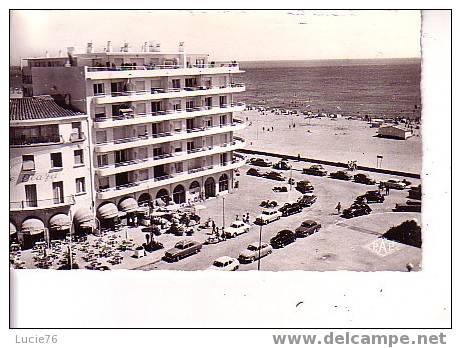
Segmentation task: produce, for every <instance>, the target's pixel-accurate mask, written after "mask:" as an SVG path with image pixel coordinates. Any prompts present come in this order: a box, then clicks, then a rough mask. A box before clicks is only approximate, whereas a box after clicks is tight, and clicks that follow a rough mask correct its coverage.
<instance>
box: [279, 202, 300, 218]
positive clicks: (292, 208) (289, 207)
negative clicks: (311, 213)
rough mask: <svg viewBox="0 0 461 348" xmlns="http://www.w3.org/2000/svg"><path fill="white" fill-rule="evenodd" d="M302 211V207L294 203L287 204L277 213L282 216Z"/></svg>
mask: <svg viewBox="0 0 461 348" xmlns="http://www.w3.org/2000/svg"><path fill="white" fill-rule="evenodd" d="M302 210H303V207H301V205H300V204H298V203H296V202H287V203H285V204H284V205H283V206H282V207H281V208H280V209H279V211H280V212H281V213H282V216H289V215H293V214H297V213H300V212H301V211H302Z"/></svg>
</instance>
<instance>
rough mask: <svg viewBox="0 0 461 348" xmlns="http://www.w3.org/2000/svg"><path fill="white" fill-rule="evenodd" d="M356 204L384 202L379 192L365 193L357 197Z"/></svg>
mask: <svg viewBox="0 0 461 348" xmlns="http://www.w3.org/2000/svg"><path fill="white" fill-rule="evenodd" d="M356 202H359V203H371V202H374V203H382V202H384V196H383V195H382V194H381V192H379V191H376V190H374V191H367V192H365V194H363V195H361V196H358V197H357V198H356Z"/></svg>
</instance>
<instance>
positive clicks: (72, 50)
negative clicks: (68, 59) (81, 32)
mask: <svg viewBox="0 0 461 348" xmlns="http://www.w3.org/2000/svg"><path fill="white" fill-rule="evenodd" d="M74 51H75V47H67V55H70V56H71V55H73V54H74Z"/></svg>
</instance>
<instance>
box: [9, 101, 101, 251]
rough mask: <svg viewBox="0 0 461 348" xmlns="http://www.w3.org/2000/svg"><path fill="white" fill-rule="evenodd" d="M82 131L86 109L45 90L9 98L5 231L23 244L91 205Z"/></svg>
mask: <svg viewBox="0 0 461 348" xmlns="http://www.w3.org/2000/svg"><path fill="white" fill-rule="evenodd" d="M87 134H88V124H87V115H85V114H83V113H80V112H75V111H73V110H70V109H66V108H63V107H61V106H59V105H58V104H56V103H55V101H54V100H53V99H52V98H51V97H50V96H41V97H29V98H16V99H11V100H10V235H11V237H12V238H13V239H16V240H17V241H19V242H20V243H21V244H23V245H24V246H25V247H26V248H27V247H30V246H32V245H33V243H34V242H36V241H39V240H40V239H43V240H50V239H53V238H54V237H57V238H58V237H60V236H62V234H63V233H64V234H65V233H66V232H69V229H70V227H71V221H72V220H74V216H75V214H76V213H77V210H78V209H80V213H77V218H78V215H79V214H80V215H82V212H84V211H87V212H90V211H91V209H92V201H93V197H92V196H93V195H94V194H93V190H92V188H91V183H92V181H91V180H92V177H91V173H90V149H89V144H88V138H87ZM86 215H88V214H86ZM89 221H90V220H89V219H88V220H87V222H89ZM90 223H91V222H90ZM93 223H94V222H93Z"/></svg>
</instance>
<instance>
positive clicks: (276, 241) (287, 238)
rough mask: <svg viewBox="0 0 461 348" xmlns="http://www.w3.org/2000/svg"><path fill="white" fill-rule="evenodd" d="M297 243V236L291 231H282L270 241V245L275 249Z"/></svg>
mask: <svg viewBox="0 0 461 348" xmlns="http://www.w3.org/2000/svg"><path fill="white" fill-rule="evenodd" d="M295 241H296V234H295V233H294V232H293V231H290V230H281V231H279V232H277V234H276V235H275V237H272V238H271V240H270V245H271V246H272V247H273V248H274V249H277V248H283V247H285V246H287V245H288V244H291V243H293V242H295Z"/></svg>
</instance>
